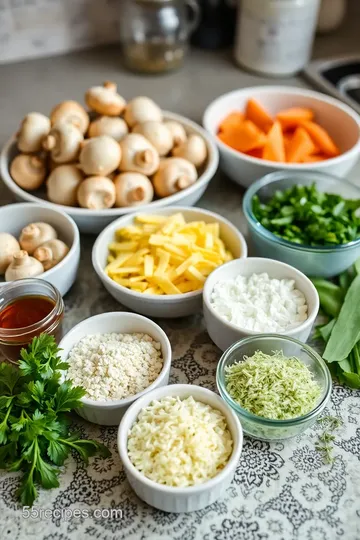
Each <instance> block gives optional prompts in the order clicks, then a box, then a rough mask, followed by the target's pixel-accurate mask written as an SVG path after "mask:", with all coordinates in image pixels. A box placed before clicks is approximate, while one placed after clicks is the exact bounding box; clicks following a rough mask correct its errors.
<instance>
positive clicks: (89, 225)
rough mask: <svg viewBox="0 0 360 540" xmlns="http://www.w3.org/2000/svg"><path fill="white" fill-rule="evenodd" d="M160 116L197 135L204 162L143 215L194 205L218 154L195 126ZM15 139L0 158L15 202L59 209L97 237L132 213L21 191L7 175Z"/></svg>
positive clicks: (171, 116)
mask: <svg viewBox="0 0 360 540" xmlns="http://www.w3.org/2000/svg"><path fill="white" fill-rule="evenodd" d="M164 117H165V119H167V120H176V121H177V122H180V124H182V125H183V126H184V127H185V129H186V131H187V132H188V133H197V134H199V135H201V136H202V137H203V138H204V139H205V141H206V145H207V149H208V160H207V164H206V165H205V167H204V170H203V172H202V174H200V176H199V179H198V180H197V181H196V182H195V184H193V185H192V186H190V187H188V188H186V189H184V190H183V191H179V193H175V195H171V196H170V197H165V198H164V199H158V200H156V201H153V202H151V203H150V204H147V205H144V206H143V207H142V211H143V212H149V211H151V210H152V209H154V208H163V207H165V206H170V205H172V206H177V205H180V206H192V205H194V204H195V203H196V202H197V201H198V200H199V199H200V197H201V196H202V195H203V193H204V191H205V190H206V188H207V186H208V184H209V182H210V180H211V179H212V178H213V176H214V174H215V172H216V170H217V168H218V164H219V152H218V149H217V147H216V144H215V143H214V141H213V139H212V137H210V136H209V134H208V133H207V132H206V131H205V130H204V129H203V128H202V127H200V126H199V125H198V124H196V123H195V122H192V121H191V120H188V119H187V118H185V117H184V116H179V115H177V114H173V113H170V112H166V111H164ZM17 153H18V152H17V149H16V144H15V139H14V137H12V138H11V139H10V140H9V141H8V142H7V143H6V144H5V146H4V147H3V150H2V152H1V156H0V176H1V177H2V179H3V181H4V183H5V185H6V186H7V187H8V188H9V190H10V191H11V192H12V193H13V194H14V195H15V197H16V199H17V200H20V201H28V202H36V203H41V204H46V206H49V207H51V208H55V209H59V210H62V211H63V212H66V213H67V214H68V215H69V216H71V217H72V218H73V219H74V221H75V222H76V223H77V225H78V227H79V229H80V231H81V232H83V233H94V234H98V233H99V232H100V231H102V229H103V228H104V227H106V225H108V224H109V223H111V222H112V221H113V220H114V219H116V218H118V217H119V216H122V215H129V214H131V213H133V212H134V208H132V207H129V208H109V209H106V210H88V209H87V208H74V207H70V206H63V205H60V204H54V203H51V202H49V201H47V199H46V193H45V190H40V191H38V192H34V193H30V192H27V191H25V190H23V189H21V188H20V187H19V186H18V185H17V184H16V183H15V182H14V180H13V179H12V178H11V176H10V173H9V166H10V163H11V161H12V160H13V158H14V157H15V155H16V154H17Z"/></svg>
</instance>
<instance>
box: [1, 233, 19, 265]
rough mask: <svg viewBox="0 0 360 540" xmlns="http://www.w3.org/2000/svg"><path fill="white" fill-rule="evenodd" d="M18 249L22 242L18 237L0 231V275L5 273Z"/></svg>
mask: <svg viewBox="0 0 360 540" xmlns="http://www.w3.org/2000/svg"><path fill="white" fill-rule="evenodd" d="M17 251H20V244H19V242H18V241H17V240H16V238H15V237H14V236H13V235H12V234H9V233H6V232H0V275H3V274H5V271H6V269H7V267H8V266H9V264H10V263H11V261H12V259H13V254H14V253H16V252H17Z"/></svg>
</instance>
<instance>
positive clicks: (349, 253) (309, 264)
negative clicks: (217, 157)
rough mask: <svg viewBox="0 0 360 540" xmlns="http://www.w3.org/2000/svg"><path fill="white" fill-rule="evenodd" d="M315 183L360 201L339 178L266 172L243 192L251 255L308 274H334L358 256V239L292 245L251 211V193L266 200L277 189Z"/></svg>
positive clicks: (359, 194) (352, 188)
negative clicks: (333, 242) (330, 243)
mask: <svg viewBox="0 0 360 540" xmlns="http://www.w3.org/2000/svg"><path fill="white" fill-rule="evenodd" d="M314 183H315V184H316V187H317V189H318V190H319V191H322V192H324V193H336V194H338V195H341V196H342V197H344V198H345V199H359V200H360V189H359V188H358V187H357V186H355V185H354V184H351V183H350V182H347V181H346V180H344V179H342V178H337V177H336V176H331V175H328V174H324V173H318V172H290V171H289V172H283V171H281V172H276V173H271V174H268V175H266V176H264V177H263V178H261V179H260V180H258V181H257V182H255V183H254V184H252V185H251V186H250V187H249V189H248V190H247V192H246V193H245V195H244V199H243V211H244V214H245V217H246V220H247V224H248V229H249V240H250V245H251V248H252V251H253V253H252V255H255V256H258V257H266V258H268V259H275V260H277V261H282V262H284V263H287V264H290V265H291V266H294V267H295V268H297V269H298V270H300V271H301V272H303V273H304V274H305V275H307V276H317V277H333V276H336V275H338V274H341V272H343V271H344V270H346V269H347V268H349V267H350V266H351V265H352V264H353V263H354V262H355V261H356V259H358V258H359V257H360V238H359V239H358V240H354V241H353V242H349V243H348V244H341V245H336V246H307V245H303V244H295V243H293V242H289V241H288V240H284V239H282V238H280V237H279V236H276V235H275V234H273V233H272V232H270V231H269V230H268V229H266V228H265V227H263V226H262V225H261V224H260V223H259V221H258V220H257V219H256V217H255V215H254V214H253V211H252V200H253V197H254V195H258V197H259V199H260V201H263V202H265V201H267V200H268V199H270V198H271V197H272V196H273V194H274V193H275V192H276V191H278V190H280V191H283V190H285V189H287V188H290V187H292V186H294V185H298V184H300V185H305V186H310V185H312V184H314Z"/></svg>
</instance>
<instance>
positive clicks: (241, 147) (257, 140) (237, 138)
mask: <svg viewBox="0 0 360 540" xmlns="http://www.w3.org/2000/svg"><path fill="white" fill-rule="evenodd" d="M218 137H219V139H220V140H222V141H223V142H224V143H225V144H227V145H228V146H231V148H234V149H235V150H238V151H239V152H248V151H249V150H253V149H254V148H262V147H263V146H264V144H265V143H266V135H265V134H264V133H263V132H262V131H260V129H259V128H257V127H256V126H255V124H254V123H253V122H251V121H250V120H244V122H243V123H242V124H241V125H240V126H238V127H237V128H232V129H228V130H227V131H225V132H222V133H219V135H218Z"/></svg>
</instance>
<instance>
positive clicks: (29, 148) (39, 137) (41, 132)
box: [17, 112, 51, 153]
mask: <svg viewBox="0 0 360 540" xmlns="http://www.w3.org/2000/svg"><path fill="white" fill-rule="evenodd" d="M50 127H51V125H50V120H49V118H48V117H47V116H45V115H44V114H41V113H37V112H32V113H29V114H27V115H26V116H25V118H24V119H23V121H22V122H21V126H20V129H19V132H18V133H17V146H18V148H19V150H20V152H25V153H27V152H39V151H40V150H41V144H42V141H43V138H44V137H46V135H47V134H48V133H49V131H50Z"/></svg>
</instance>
